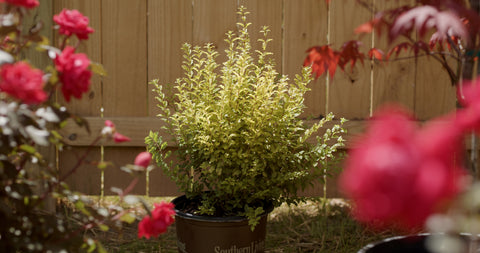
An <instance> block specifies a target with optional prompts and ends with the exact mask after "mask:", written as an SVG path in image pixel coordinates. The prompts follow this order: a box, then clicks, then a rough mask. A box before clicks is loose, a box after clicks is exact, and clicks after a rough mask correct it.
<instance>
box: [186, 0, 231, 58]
mask: <svg viewBox="0 0 480 253" xmlns="http://www.w3.org/2000/svg"><path fill="white" fill-rule="evenodd" d="M212 6H215V8H212ZM236 13H237V1H236V0H194V1H193V17H192V18H193V44H194V45H196V46H203V45H205V43H212V44H213V45H214V46H215V48H216V49H217V51H218V52H219V53H220V56H219V57H218V58H217V62H219V63H221V62H224V61H225V60H226V59H227V57H226V56H225V49H226V48H227V44H226V42H225V41H224V40H225V38H226V37H225V33H227V32H228V31H236V30H237V26H236V23H237V14H236Z"/></svg>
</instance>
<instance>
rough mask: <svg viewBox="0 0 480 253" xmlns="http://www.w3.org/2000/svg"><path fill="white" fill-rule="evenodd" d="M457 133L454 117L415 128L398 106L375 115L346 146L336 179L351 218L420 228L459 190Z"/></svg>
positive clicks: (373, 223)
mask: <svg viewBox="0 0 480 253" xmlns="http://www.w3.org/2000/svg"><path fill="white" fill-rule="evenodd" d="M462 134H463V132H462V130H461V129H459V128H458V127H457V126H456V122H455V121H454V117H447V118H444V119H441V120H438V121H433V122H431V123H429V124H427V126H425V127H424V128H422V129H419V128H418V127H417V125H416V122H415V121H412V117H411V116H410V115H408V114H406V113H404V112H402V111H401V110H398V109H393V110H392V109H390V110H386V111H383V112H382V113H380V114H377V115H376V116H375V117H374V119H373V120H372V121H371V122H369V125H368V129H367V132H366V133H365V134H364V135H363V136H362V137H361V138H360V139H359V140H357V142H356V143H355V146H354V147H353V148H352V149H351V150H350V154H349V157H348V158H347V161H346V166H345V170H344V172H343V173H342V176H341V179H340V185H341V187H342V189H343V191H344V192H345V193H346V194H347V196H348V197H349V198H351V199H352V201H353V203H354V211H353V212H354V215H355V217H356V218H357V219H358V220H360V221H363V222H366V223H368V224H370V225H373V226H376V227H380V228H383V227H387V226H392V225H393V226H395V227H401V228H404V229H411V228H418V227H421V226H422V225H423V224H424V222H425V220H426V218H427V217H428V216H429V215H430V214H432V213H433V212H435V211H438V208H439V207H440V206H441V204H442V203H443V202H445V201H448V200H449V199H451V198H453V197H454V196H455V195H456V194H457V193H458V192H459V191H460V189H461V187H460V184H461V179H462V175H463V174H462V173H463V170H461V169H460V167H459V166H458V165H456V164H455V162H454V161H455V159H454V158H455V154H456V152H461V148H460V147H461V141H462ZM457 155H458V153H457ZM459 157H461V156H459Z"/></svg>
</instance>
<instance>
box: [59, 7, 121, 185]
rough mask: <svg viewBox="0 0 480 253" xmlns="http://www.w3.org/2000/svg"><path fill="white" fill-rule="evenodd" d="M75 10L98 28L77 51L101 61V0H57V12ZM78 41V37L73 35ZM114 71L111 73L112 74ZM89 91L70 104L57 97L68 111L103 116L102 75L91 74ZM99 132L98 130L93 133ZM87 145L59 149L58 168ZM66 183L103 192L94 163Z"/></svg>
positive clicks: (95, 157) (96, 151) (95, 153)
mask: <svg viewBox="0 0 480 253" xmlns="http://www.w3.org/2000/svg"><path fill="white" fill-rule="evenodd" d="M64 8H65V9H76V10H78V11H80V12H81V13H82V14H83V15H85V16H87V17H88V18H89V21H90V26H91V27H92V28H93V29H95V32H94V33H93V34H90V36H89V39H88V40H86V41H82V42H81V43H80V46H79V48H78V49H77V52H81V53H85V54H87V56H88V57H89V59H90V60H91V61H93V62H97V63H102V46H101V45H102V27H101V24H102V13H101V2H100V1H98V0H82V1H76V0H54V13H55V14H58V13H60V11H62V9H64ZM54 38H55V43H56V44H57V45H60V43H61V42H60V40H61V39H62V38H61V37H60V36H58V34H56V36H54ZM72 40H73V41H72V42H73V43H75V41H76V38H72ZM111 74H112V73H111ZM91 82H92V83H91V86H90V92H89V94H84V95H83V97H82V99H81V100H78V99H75V98H72V99H71V101H70V103H68V104H67V103H66V102H65V100H64V99H63V96H62V95H61V92H59V93H58V99H59V101H61V103H63V104H66V105H67V107H68V108H69V110H70V111H71V112H73V113H76V114H78V115H81V116H100V108H101V106H102V82H101V77H99V76H97V75H93V76H92V80H91ZM92 134H98V133H92ZM86 150H87V148H85V147H67V148H66V149H65V150H64V151H62V152H59V154H58V156H59V157H58V159H59V171H60V174H62V175H63V174H65V173H67V172H68V171H69V170H70V169H71V168H73V167H74V166H75V164H76V163H77V161H78V158H79V156H80V155H81V154H83V153H84V152H85V151H86ZM87 160H88V161H99V160H100V148H99V147H94V148H92V150H91V151H90V155H89V156H88V157H87ZM67 183H68V184H69V185H70V186H71V188H72V189H75V190H78V191H81V192H83V193H86V194H100V170H99V169H98V168H97V167H96V166H94V165H92V164H88V163H86V164H83V165H81V166H80V167H79V168H78V169H77V171H76V173H75V174H74V175H73V176H71V177H70V178H68V179H67Z"/></svg>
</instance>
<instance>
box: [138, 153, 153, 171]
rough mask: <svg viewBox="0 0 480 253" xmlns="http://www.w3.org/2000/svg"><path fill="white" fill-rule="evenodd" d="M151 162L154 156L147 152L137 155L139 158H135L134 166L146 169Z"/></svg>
mask: <svg viewBox="0 0 480 253" xmlns="http://www.w3.org/2000/svg"><path fill="white" fill-rule="evenodd" d="M151 160H152V154H150V153H149V152H146V151H145V152H141V153H140V154H138V155H137V157H135V161H134V164H135V165H137V166H141V167H144V168H146V167H148V165H149V164H150V161H151Z"/></svg>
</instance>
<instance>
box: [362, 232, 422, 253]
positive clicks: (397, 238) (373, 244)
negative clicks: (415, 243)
mask: <svg viewBox="0 0 480 253" xmlns="http://www.w3.org/2000/svg"><path fill="white" fill-rule="evenodd" d="M429 235H431V233H419V234H411V235H399V236H393V237H388V238H385V239H382V240H379V241H376V242H372V243H369V244H367V245H366V246H364V247H363V248H361V249H360V250H359V251H357V253H366V252H367V250H369V249H371V248H373V247H375V246H377V245H379V244H382V243H387V242H390V241H395V240H401V239H405V238H408V237H426V236H429Z"/></svg>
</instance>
